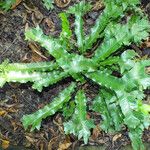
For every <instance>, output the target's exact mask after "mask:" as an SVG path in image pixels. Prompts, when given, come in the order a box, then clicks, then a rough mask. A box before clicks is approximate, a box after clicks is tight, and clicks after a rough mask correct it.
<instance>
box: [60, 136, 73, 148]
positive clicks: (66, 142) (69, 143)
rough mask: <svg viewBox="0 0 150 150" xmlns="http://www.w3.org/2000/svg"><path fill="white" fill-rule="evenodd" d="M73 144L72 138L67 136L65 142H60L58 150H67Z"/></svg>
mask: <svg viewBox="0 0 150 150" xmlns="http://www.w3.org/2000/svg"><path fill="white" fill-rule="evenodd" d="M71 144H72V143H71V141H70V138H69V136H67V137H66V139H65V140H64V142H63V143H60V144H59V148H58V150H67V149H68V148H69V147H70V146H71Z"/></svg>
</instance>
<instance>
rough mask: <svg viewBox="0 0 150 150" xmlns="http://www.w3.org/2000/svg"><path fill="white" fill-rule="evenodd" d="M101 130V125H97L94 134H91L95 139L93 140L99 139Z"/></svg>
mask: <svg viewBox="0 0 150 150" xmlns="http://www.w3.org/2000/svg"><path fill="white" fill-rule="evenodd" d="M100 132H101V130H100V127H99V125H97V126H96V127H95V128H94V129H93V132H92V136H91V137H92V139H93V140H95V139H97V138H98V136H99V135H100Z"/></svg>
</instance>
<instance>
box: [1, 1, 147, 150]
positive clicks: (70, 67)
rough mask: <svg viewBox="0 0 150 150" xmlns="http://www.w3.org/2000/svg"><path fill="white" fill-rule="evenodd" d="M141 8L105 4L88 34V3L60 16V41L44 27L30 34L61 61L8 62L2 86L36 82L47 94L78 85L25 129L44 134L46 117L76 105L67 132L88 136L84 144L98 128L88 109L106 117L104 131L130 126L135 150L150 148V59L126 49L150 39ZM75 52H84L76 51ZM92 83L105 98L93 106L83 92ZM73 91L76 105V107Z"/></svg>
mask: <svg viewBox="0 0 150 150" xmlns="http://www.w3.org/2000/svg"><path fill="white" fill-rule="evenodd" d="M137 4H139V0H133V1H132V2H131V1H129V0H126V1H124V0H112V1H109V0H105V1H104V5H105V8H104V11H103V13H102V14H101V15H100V16H99V17H98V19H97V20H96V23H95V25H94V26H93V27H92V29H91V32H90V34H89V35H85V33H84V21H83V16H84V15H85V14H86V13H87V12H88V11H89V10H90V9H91V7H92V6H91V4H89V3H85V2H84V1H83V2H80V3H78V4H76V5H75V6H72V7H70V8H69V10H68V11H67V12H66V13H61V14H60V15H59V16H60V18H61V21H62V32H61V34H60V36H59V37H58V38H54V37H51V36H46V35H45V34H44V33H43V31H42V29H41V28H40V27H39V26H38V27H36V28H33V29H27V30H26V32H25V36H26V40H29V41H30V40H32V41H36V42H38V43H39V44H40V45H41V46H42V47H44V48H45V50H47V51H48V53H49V54H50V55H51V56H53V57H54V58H55V61H53V62H40V63H31V64H19V63H14V64H11V63H9V62H4V63H2V64H1V65H0V86H1V87H2V86H3V85H4V84H5V83H6V82H20V83H27V82H32V83H33V85H32V87H33V88H34V89H36V90H38V91H40V92H41V91H42V89H43V88H44V87H48V86H49V85H52V84H55V83H57V82H58V81H60V80H62V79H64V78H66V77H70V76H71V77H72V78H73V80H74V82H77V83H78V84H75V83H71V84H70V85H69V86H68V87H66V89H64V90H63V91H62V92H60V94H59V95H58V96H57V97H56V98H54V100H53V101H52V102H51V103H50V104H48V105H46V106H45V107H44V108H43V109H40V110H38V111H37V112H35V113H33V114H30V115H25V116H23V118H22V122H23V125H24V127H25V129H27V128H28V127H31V130H34V129H38V130H39V129H40V127H41V121H42V119H45V118H46V117H48V116H50V115H54V114H55V113H56V112H58V111H67V108H68V107H71V108H70V111H68V113H69V114H67V113H66V112H64V113H63V114H64V116H65V117H66V118H67V120H66V121H65V123H64V130H65V133H66V134H74V135H75V136H78V138H79V139H81V138H82V137H83V139H84V143H87V142H88V139H89V137H90V134H91V130H92V129H93V128H94V127H95V125H94V121H93V119H89V118H87V111H88V109H91V111H94V112H98V113H100V114H101V116H102V122H101V128H102V129H103V130H104V131H106V132H115V131H121V129H122V127H123V126H126V127H127V128H128V130H129V137H130V139H131V142H132V146H133V149H134V150H139V149H140V150H142V149H144V145H143V143H142V133H143V131H144V129H145V128H148V127H149V125H150V116H149V112H150V105H148V104H145V103H144V101H142V100H143V99H144V97H145V95H144V90H145V89H147V88H149V87H150V75H149V74H148V73H146V72H145V68H146V67H148V66H150V60H148V59H145V60H144V59H141V58H139V56H138V54H137V53H136V52H135V51H134V50H125V46H129V45H130V44H131V43H136V44H139V43H141V41H142V40H143V39H146V38H147V37H148V36H149V31H150V24H149V21H148V19H147V18H146V17H143V15H141V14H142V13H140V15H139V14H138V13H137ZM129 10H130V11H131V10H132V11H133V14H132V15H130V16H128V18H127V20H126V23H122V22H121V21H122V18H123V17H124V16H125V13H126V12H128V11H129ZM70 14H72V15H74V16H75V24H74V25H75V36H76V43H73V42H72V41H74V39H73V40H72V37H73V36H72V31H71V29H70V24H69V21H68V16H69V15H70ZM99 40H101V42H98V41H99ZM96 42H98V43H101V44H99V46H98V47H97V48H96V49H95V51H94V54H93V56H92V57H90V58H87V57H85V56H86V55H85V54H86V53H88V52H89V50H90V49H92V47H93V45H94V44H95V43H96ZM73 44H74V45H73ZM72 50H73V51H76V52H77V51H78V52H77V53H72ZM118 52H119V53H118ZM114 71H117V72H119V73H120V77H117V76H114V75H113V72H114ZM89 80H91V81H93V82H94V83H96V84H98V85H99V94H98V95H97V96H95V99H94V100H92V106H90V108H89V106H88V105H87V100H88V98H87V97H86V94H85V91H84V90H83V88H82V85H84V84H85V83H86V82H89ZM77 85H80V86H79V87H77ZM75 87H76V88H75ZM76 90H77V91H76ZM73 93H74V94H75V101H74V102H73V103H72V101H70V100H72V99H73V97H72V94H73ZM69 101H70V102H69Z"/></svg>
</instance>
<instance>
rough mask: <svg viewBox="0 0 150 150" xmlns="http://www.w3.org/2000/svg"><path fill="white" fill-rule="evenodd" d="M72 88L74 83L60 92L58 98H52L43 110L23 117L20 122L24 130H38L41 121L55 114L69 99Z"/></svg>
mask: <svg viewBox="0 0 150 150" xmlns="http://www.w3.org/2000/svg"><path fill="white" fill-rule="evenodd" d="M74 88H75V83H72V84H71V85H70V86H69V87H67V88H66V89H64V90H63V91H62V92H60V94H59V95H58V97H56V98H54V100H53V101H52V102H51V103H50V104H48V105H46V106H45V107H44V108H43V109H40V110H38V111H37V112H35V113H33V114H31V115H25V116H23V118H22V122H23V126H24V127H25V129H27V128H28V127H29V126H31V131H33V130H34V129H38V130H39V129H40V127H41V121H42V119H45V118H46V117H48V116H51V115H54V114H55V112H57V111H58V110H60V109H61V108H62V107H63V105H64V103H66V102H68V101H69V100H70V99H71V94H72V93H73V91H74Z"/></svg>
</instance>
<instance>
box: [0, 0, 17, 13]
mask: <svg viewBox="0 0 150 150" xmlns="http://www.w3.org/2000/svg"><path fill="white" fill-rule="evenodd" d="M15 2H16V0H0V9H2V10H5V11H8V10H9V9H10V8H11V6H12V5H13V4H14V3H15Z"/></svg>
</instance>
